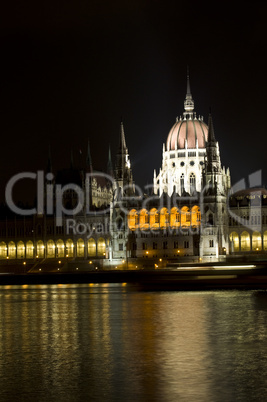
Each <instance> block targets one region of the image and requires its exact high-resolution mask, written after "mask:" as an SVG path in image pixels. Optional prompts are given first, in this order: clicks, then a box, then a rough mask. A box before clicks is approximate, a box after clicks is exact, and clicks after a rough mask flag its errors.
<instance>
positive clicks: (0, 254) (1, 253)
mask: <svg viewBox="0 0 267 402" xmlns="http://www.w3.org/2000/svg"><path fill="white" fill-rule="evenodd" d="M6 257H7V246H6V243H5V242H4V241H1V243H0V258H6Z"/></svg>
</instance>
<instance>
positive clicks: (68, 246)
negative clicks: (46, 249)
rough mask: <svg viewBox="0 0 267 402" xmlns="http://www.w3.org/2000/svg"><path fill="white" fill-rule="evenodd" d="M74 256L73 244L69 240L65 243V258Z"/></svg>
mask: <svg viewBox="0 0 267 402" xmlns="http://www.w3.org/2000/svg"><path fill="white" fill-rule="evenodd" d="M73 254H74V244H73V241H72V240H71V239H68V240H67V241H66V256H68V257H73Z"/></svg>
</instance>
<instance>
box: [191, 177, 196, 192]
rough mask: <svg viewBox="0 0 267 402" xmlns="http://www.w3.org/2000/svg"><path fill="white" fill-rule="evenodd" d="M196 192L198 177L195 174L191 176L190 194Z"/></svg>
mask: <svg viewBox="0 0 267 402" xmlns="http://www.w3.org/2000/svg"><path fill="white" fill-rule="evenodd" d="M195 191H196V176H195V175H194V173H191V174H190V194H194V193H195Z"/></svg>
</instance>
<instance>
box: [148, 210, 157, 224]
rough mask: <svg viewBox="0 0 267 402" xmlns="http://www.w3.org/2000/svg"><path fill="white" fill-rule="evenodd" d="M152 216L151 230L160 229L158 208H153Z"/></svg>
mask: <svg viewBox="0 0 267 402" xmlns="http://www.w3.org/2000/svg"><path fill="white" fill-rule="evenodd" d="M149 216H150V227H151V228H158V227H159V213H158V211H157V210H156V208H152V209H151V210H150V211H149Z"/></svg>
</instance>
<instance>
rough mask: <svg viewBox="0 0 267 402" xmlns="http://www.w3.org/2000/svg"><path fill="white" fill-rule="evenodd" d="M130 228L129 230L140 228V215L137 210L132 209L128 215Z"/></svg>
mask: <svg viewBox="0 0 267 402" xmlns="http://www.w3.org/2000/svg"><path fill="white" fill-rule="evenodd" d="M128 226H129V229H131V230H135V229H137V227H138V213H137V211H136V209H132V210H131V211H130V212H129V215H128Z"/></svg>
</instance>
